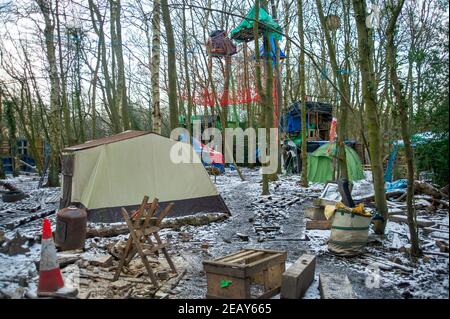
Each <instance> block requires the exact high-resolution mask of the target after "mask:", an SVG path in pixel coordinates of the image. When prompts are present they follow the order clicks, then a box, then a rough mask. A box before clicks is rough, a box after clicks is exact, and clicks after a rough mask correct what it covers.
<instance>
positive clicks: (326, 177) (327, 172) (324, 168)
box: [308, 143, 364, 183]
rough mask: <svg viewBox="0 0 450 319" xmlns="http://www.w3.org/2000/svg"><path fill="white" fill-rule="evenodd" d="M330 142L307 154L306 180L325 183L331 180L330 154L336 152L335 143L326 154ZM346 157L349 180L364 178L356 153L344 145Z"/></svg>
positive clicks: (331, 161)
mask: <svg viewBox="0 0 450 319" xmlns="http://www.w3.org/2000/svg"><path fill="white" fill-rule="evenodd" d="M329 146H330V143H327V144H324V145H322V146H321V147H319V148H318V149H316V150H315V151H314V152H313V153H312V154H309V155H308V180H309V181H310V182H316V183H325V182H328V181H331V180H333V160H332V156H333V155H334V154H335V152H336V144H333V145H332V146H331V149H330V152H329V154H327V150H328V147H329ZM345 155H346V157H347V169H348V175H349V176H348V177H349V180H350V181H357V180H360V179H364V172H363V169H362V165H361V161H360V159H359V156H358V154H357V153H356V152H355V150H353V149H352V148H351V147H348V146H345Z"/></svg>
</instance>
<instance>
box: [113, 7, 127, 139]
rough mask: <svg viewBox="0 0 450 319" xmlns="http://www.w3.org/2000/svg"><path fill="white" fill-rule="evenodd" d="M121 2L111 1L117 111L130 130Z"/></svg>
mask: <svg viewBox="0 0 450 319" xmlns="http://www.w3.org/2000/svg"><path fill="white" fill-rule="evenodd" d="M120 12H121V4H120V0H111V21H112V23H113V25H114V26H113V27H114V31H115V35H116V40H117V41H116V42H114V41H113V43H112V46H113V50H114V52H115V55H116V59H117V98H118V99H117V105H118V107H117V109H119V108H120V109H121V114H122V125H123V130H124V131H126V130H129V129H130V110H129V106H128V98H127V85H126V82H125V63H124V60H123V49H122V25H121V23H120Z"/></svg>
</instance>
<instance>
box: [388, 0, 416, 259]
mask: <svg viewBox="0 0 450 319" xmlns="http://www.w3.org/2000/svg"><path fill="white" fill-rule="evenodd" d="M404 2H405V1H404V0H400V1H399V3H398V4H397V5H396V6H395V7H393V8H391V10H390V11H391V14H392V15H391V18H390V19H389V23H388V27H387V29H386V35H387V44H386V48H387V52H386V53H387V54H386V62H387V65H388V68H389V78H390V80H391V84H392V89H393V91H394V96H395V100H396V102H397V108H398V113H399V120H400V127H401V130H400V131H401V135H402V139H403V143H404V145H405V157H406V165H407V177H408V178H407V179H408V186H407V193H406V206H407V210H408V217H407V218H408V227H409V234H410V238H411V255H412V256H415V257H418V256H419V255H420V247H419V235H418V233H417V224H416V211H415V207H414V204H413V197H414V163H413V149H412V146H411V140H410V132H409V125H408V123H409V121H408V107H411V106H408V105H407V102H406V101H407V99H406V96H405V94H404V93H403V85H402V83H401V82H400V80H399V77H398V75H397V61H396V51H397V50H396V47H395V43H394V38H395V27H396V24H397V20H398V16H399V15H400V12H401V10H402V7H403V4H404Z"/></svg>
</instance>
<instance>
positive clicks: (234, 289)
mask: <svg viewBox="0 0 450 319" xmlns="http://www.w3.org/2000/svg"><path fill="white" fill-rule="evenodd" d="M222 280H227V281H231V284H230V285H229V286H228V287H225V288H222V287H220V282H221V281H222ZM206 281H207V289H208V290H207V295H206V298H224V299H249V298H250V289H249V288H250V286H249V280H248V279H245V278H236V277H233V276H227V275H223V274H214V273H209V272H208V273H206Z"/></svg>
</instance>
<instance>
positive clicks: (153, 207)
mask: <svg viewBox="0 0 450 319" xmlns="http://www.w3.org/2000/svg"><path fill="white" fill-rule="evenodd" d="M147 207H148V203H147V204H146V208H147ZM157 207H158V198H156V197H155V198H153V202H152V203H151V205H150V207H149V210H148V212H147V215H146V216H145V221H144V227H145V228H147V226H148V225H149V223H150V220H151V218H152V217H153V214H155V211H156V208H157Z"/></svg>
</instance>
